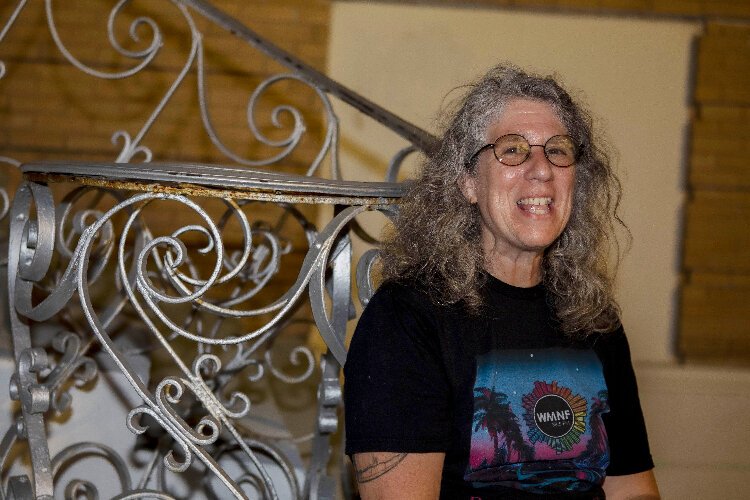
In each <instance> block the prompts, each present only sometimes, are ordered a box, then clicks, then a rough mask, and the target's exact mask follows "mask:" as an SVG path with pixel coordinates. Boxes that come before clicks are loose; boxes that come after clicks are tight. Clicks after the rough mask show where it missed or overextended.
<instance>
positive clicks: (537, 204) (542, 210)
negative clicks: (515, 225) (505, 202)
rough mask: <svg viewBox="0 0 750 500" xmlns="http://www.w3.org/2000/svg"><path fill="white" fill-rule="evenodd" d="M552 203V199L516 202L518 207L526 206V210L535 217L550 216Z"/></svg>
mask: <svg viewBox="0 0 750 500" xmlns="http://www.w3.org/2000/svg"><path fill="white" fill-rule="evenodd" d="M550 203H552V198H524V199H522V200H518V201H517V202H516V204H517V205H518V206H524V210H526V211H527V212H530V213H532V214H535V215H543V214H548V213H549V206H550Z"/></svg>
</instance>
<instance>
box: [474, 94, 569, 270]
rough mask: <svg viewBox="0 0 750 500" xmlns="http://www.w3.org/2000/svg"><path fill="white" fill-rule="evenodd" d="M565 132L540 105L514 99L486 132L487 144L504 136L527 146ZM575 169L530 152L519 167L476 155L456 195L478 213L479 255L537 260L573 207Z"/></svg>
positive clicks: (534, 149)
mask: <svg viewBox="0 0 750 500" xmlns="http://www.w3.org/2000/svg"><path fill="white" fill-rule="evenodd" d="M567 133H568V131H567V130H566V129H565V127H564V126H563V125H562V123H561V122H560V119H559V118H558V117H557V115H556V114H555V113H554V111H553V110H552V107H551V106H550V105H549V104H547V103H544V102H540V101H533V100H528V99H514V100H511V101H509V102H508V103H507V104H506V105H505V106H504V108H503V110H502V112H501V114H500V116H499V118H498V119H497V120H496V121H494V122H493V123H492V124H490V126H489V127H488V128H487V131H486V137H485V139H487V143H492V142H494V141H495V139H497V138H498V137H500V136H502V135H505V134H519V135H522V136H524V137H525V138H526V139H527V140H528V141H529V144H544V143H545V142H546V141H547V139H549V138H550V137H552V136H554V135H562V134H567ZM574 183H575V165H572V166H570V167H556V166H555V165H553V164H552V163H550V162H549V160H547V158H546V157H545V156H544V150H543V148H540V147H532V148H531V154H530V156H529V157H528V158H527V159H526V161H525V162H523V163H521V164H520V165H517V166H514V167H512V166H507V165H503V164H501V163H500V162H499V161H498V160H497V158H495V155H494V154H493V152H492V150H491V149H487V150H485V151H484V152H482V153H481V154H480V156H479V158H478V160H477V166H476V171H475V173H474V174H473V175H467V176H466V177H465V178H464V180H463V185H462V191H463V193H464V196H466V198H467V199H468V200H469V201H470V202H471V203H476V204H477V205H478V207H479V211H480V213H481V217H482V220H481V237H482V248H483V250H484V252H485V255H486V256H488V257H491V255H492V254H498V252H499V254H498V255H503V256H505V257H507V258H515V257H517V256H519V254H521V253H529V252H531V253H532V254H536V255H539V254H541V253H542V252H543V251H544V249H545V248H547V247H548V246H550V245H551V244H552V242H554V241H555V239H557V237H558V236H560V233H562V231H563V229H565V226H566V224H567V223H568V219H569V218H570V212H571V210H572V206H573V186H574Z"/></svg>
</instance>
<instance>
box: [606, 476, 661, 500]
mask: <svg viewBox="0 0 750 500" xmlns="http://www.w3.org/2000/svg"><path fill="white" fill-rule="evenodd" d="M604 493H605V494H606V495H607V499H608V500H658V499H659V498H661V496H659V488H658V487H657V486H656V478H655V477H654V472H653V471H650V470H647V471H645V472H639V473H637V474H627V475H625V476H607V477H606V479H605V480H604Z"/></svg>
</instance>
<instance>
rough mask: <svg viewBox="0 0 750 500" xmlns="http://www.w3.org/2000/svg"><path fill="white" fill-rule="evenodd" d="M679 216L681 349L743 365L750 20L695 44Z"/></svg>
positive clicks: (747, 347)
mask: <svg viewBox="0 0 750 500" xmlns="http://www.w3.org/2000/svg"><path fill="white" fill-rule="evenodd" d="M695 111H696V112H695V117H694V119H693V127H692V141H691V152H690V172H689V178H688V183H689V193H690V198H689V202H688V206H687V211H686V218H685V233H684V234H685V247H684V255H683V269H684V276H685V282H684V286H683V289H682V297H681V306H682V307H681V317H680V348H681V350H682V351H683V353H684V355H685V356H686V357H688V358H689V359H706V360H716V361H722V362H726V361H738V362H743V363H747V362H748V361H750V307H749V306H748V304H750V230H748V219H750V162H749V161H748V156H747V152H748V150H750V23H742V24H740V23H737V24H731V25H730V24H717V23H710V24H708V26H707V28H706V31H705V34H704V35H703V36H702V38H701V39H700V41H699V45H698V54H697V68H696V86H695Z"/></svg>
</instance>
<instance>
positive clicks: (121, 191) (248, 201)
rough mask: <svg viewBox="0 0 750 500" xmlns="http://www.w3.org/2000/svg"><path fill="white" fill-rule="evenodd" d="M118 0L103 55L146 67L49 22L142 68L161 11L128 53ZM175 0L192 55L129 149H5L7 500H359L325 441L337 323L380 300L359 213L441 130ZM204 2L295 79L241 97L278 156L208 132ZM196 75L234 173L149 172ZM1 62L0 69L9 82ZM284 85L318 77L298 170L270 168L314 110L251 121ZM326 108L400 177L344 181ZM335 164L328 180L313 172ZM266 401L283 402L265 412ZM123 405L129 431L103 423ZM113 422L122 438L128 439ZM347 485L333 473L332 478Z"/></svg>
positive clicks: (389, 202)
mask: <svg viewBox="0 0 750 500" xmlns="http://www.w3.org/2000/svg"><path fill="white" fill-rule="evenodd" d="M127 3H128V0H120V1H119V2H118V3H117V4H116V6H115V7H114V8H113V9H112V11H111V13H110V17H109V23H108V30H109V31H108V34H109V38H110V43H111V45H112V47H114V49H115V50H117V51H118V52H119V53H120V54H122V55H123V56H125V57H128V58H130V59H132V60H134V61H136V62H135V65H134V66H133V67H132V68H130V69H128V70H124V71H119V72H105V71H103V70H101V69H96V68H94V67H91V66H89V65H87V64H85V63H84V62H81V61H80V60H78V59H77V58H76V57H75V55H74V54H73V53H71V52H70V51H69V50H68V49H67V48H66V46H65V45H64V43H63V41H62V39H61V37H60V36H59V34H58V30H57V25H56V23H55V19H54V16H53V9H52V0H46V1H45V10H46V16H47V22H48V26H49V32H50V34H51V35H52V39H53V40H54V43H55V44H56V45H57V48H58V49H59V51H60V53H61V54H62V55H63V56H64V58H65V59H67V61H68V62H70V64H72V65H74V66H75V67H77V68H78V69H79V70H81V71H83V72H85V73H87V74H89V75H91V76H93V77H97V78H104V79H125V78H129V77H131V76H132V75H135V74H137V73H138V72H139V71H141V70H143V69H144V68H146V67H147V66H148V65H149V64H150V63H151V61H152V60H153V59H154V57H155V55H156V53H157V52H158V50H159V48H160V46H161V44H162V35H161V32H160V30H159V27H158V24H157V22H156V21H154V20H153V19H151V18H147V17H140V18H137V19H136V20H135V21H134V23H133V26H131V28H132V30H131V33H135V29H136V28H137V26H139V25H147V26H149V27H150V29H151V31H152V33H153V39H152V40H151V43H150V44H149V45H148V47H147V48H146V49H144V50H140V51H130V50H127V49H125V48H124V47H122V46H121V45H120V44H119V43H118V42H117V40H116V37H115V35H114V28H113V25H114V21H115V19H116V18H117V16H118V15H119V13H120V12H121V10H122V9H123V8H124V7H125V5H126V4H127ZM26 4H27V1H26V0H20V1H19V2H18V3H17V5H16V7H15V8H14V9H13V10H12V13H11V16H10V18H9V19H8V20H7V21H6V23H5V24H4V26H3V28H2V31H0V43H2V41H3V40H4V39H5V38H6V37H7V36H8V34H9V32H10V30H11V28H12V27H13V25H14V23H15V22H17V19H18V16H19V13H20V12H21V11H22V10H23V9H24V8H25V6H26ZM173 4H174V5H175V6H176V8H177V9H178V10H179V12H180V15H181V16H182V18H183V19H184V22H185V26H186V27H187V29H188V30H189V31H190V34H191V49H190V52H189V55H188V58H187V60H186V61H185V63H184V65H183V66H182V68H181V69H180V71H179V72H178V74H177V76H176V79H175V81H174V82H173V83H172V84H171V85H170V87H169V89H168V90H167V91H166V93H165V95H164V96H163V97H162V98H161V99H160V101H159V102H158V104H157V105H156V106H155V108H154V109H153V110H152V112H151V113H150V114H149V116H148V117H147V118H146V119H145V121H144V124H143V126H142V127H141V128H140V130H139V131H138V132H137V133H134V134H133V135H131V134H130V133H128V132H127V131H125V130H118V131H116V132H114V134H113V141H120V143H121V144H122V149H121V150H120V152H119V153H118V154H117V156H116V158H115V159H114V161H113V162H112V163H75V162H72V161H69V160H67V159H62V160H61V161H57V162H46V163H29V164H24V165H21V164H20V162H18V161H16V160H14V159H12V158H8V157H0V163H4V164H5V165H6V166H8V168H18V169H20V170H21V172H22V174H23V180H22V183H21V185H20V186H19V187H18V189H17V190H16V191H15V194H13V195H11V196H9V194H8V192H7V189H5V186H3V187H2V188H0V195H1V197H0V203H2V206H0V215H1V216H2V219H3V223H4V224H6V225H9V232H8V240H7V248H8V252H7V255H8V257H7V262H4V264H7V274H8V304H9V308H8V316H9V325H8V327H9V330H10V333H11V335H12V358H13V359H14V361H15V365H14V368H13V373H12V375H11V377H10V382H9V385H10V396H11V399H12V400H15V401H18V403H17V409H18V411H17V413H16V414H15V415H14V416H13V421H12V422H10V424H9V427H8V429H7V431H6V432H5V433H4V436H3V438H2V442H0V472H1V473H2V476H0V479H2V484H1V487H0V497H3V496H4V497H5V498H52V497H53V496H55V497H62V496H65V497H67V498H96V497H97V496H104V497H116V498H178V497H189V498H226V497H230V496H234V497H238V498H334V497H336V496H337V495H339V494H341V495H343V496H350V495H351V490H350V489H349V485H348V480H347V479H346V467H345V466H344V465H343V457H342V454H341V452H340V450H339V448H335V449H336V451H332V449H334V447H335V446H337V445H336V443H334V442H333V441H332V437H333V436H334V434H335V433H336V432H337V431H338V430H339V429H340V427H341V418H340V406H341V386H340V366H341V365H342V363H343V362H344V360H345V357H346V347H345V334H346V328H347V324H348V323H349V322H350V321H351V320H352V319H353V318H354V316H355V312H354V305H353V302H354V301H355V300H358V301H359V302H361V303H362V304H366V302H367V300H368V298H369V297H370V295H371V294H372V290H373V284H372V281H371V278H370V270H371V266H372V264H373V261H374V259H375V258H376V253H375V252H374V251H369V252H367V253H365V254H364V256H363V257H362V258H361V259H359V261H358V262H357V263H356V264H354V265H353V262H352V261H353V257H352V245H351V237H352V234H354V233H359V232H361V231H360V230H359V229H357V221H356V217H357V215H359V214H361V213H362V212H364V211H368V210H375V211H380V212H383V213H385V214H386V215H387V216H390V215H392V214H393V211H394V206H395V203H397V201H398V199H399V197H400V196H401V194H402V191H403V187H402V186H401V185H400V184H397V183H395V182H393V181H395V178H396V171H397V170H398V167H399V165H400V162H401V161H402V160H403V158H404V156H406V155H407V154H409V153H410V152H412V151H416V150H422V151H428V150H429V149H430V148H431V147H432V145H433V144H434V141H435V139H434V138H433V137H432V136H430V135H429V134H427V133H426V132H424V131H422V130H420V129H419V128H417V127H415V126H413V125H411V124H409V123H407V122H405V121H403V120H401V119H400V118H398V117H397V116H395V115H393V114H392V113H390V112H388V111H386V110H384V109H383V108H381V107H379V106H377V105H375V104H374V103H372V102H369V101H368V100H367V99H365V98H363V97H362V96H359V95H357V94H356V93H354V92H352V91H350V90H349V89H347V88H345V87H344V86H342V85H340V84H338V83H337V82H335V81H333V80H331V79H330V78H328V77H326V76H325V75H323V74H321V73H319V72H318V71H316V70H315V69H313V68H312V67H310V66H308V65H306V64H304V63H303V62H301V61H300V60H298V59H297V58H295V57H294V56H293V55H291V54H289V53H287V52H285V51H283V50H281V49H279V48H278V47H276V46H274V45H273V44H271V43H270V42H269V41H267V40H265V39H263V38H262V37H260V36H258V35H257V34H256V33H254V32H252V31H251V30H250V29H248V28H247V27H246V26H244V25H243V24H241V23H240V22H239V21H237V20H236V19H233V18H231V17H230V16H228V15H226V14H224V13H222V12H221V11H220V10H218V9H216V8H215V7H213V6H211V5H209V4H207V3H205V2H202V1H198V0H183V1H176V0H175V1H174V2H173ZM193 12H198V13H199V14H200V15H202V16H205V17H206V18H207V19H209V20H210V21H211V22H213V23H215V24H216V25H218V26H220V27H222V28H224V29H226V30H228V31H230V32H231V33H233V34H234V35H236V36H238V37H240V38H241V39H242V40H244V41H245V42H247V43H249V44H251V45H252V46H254V47H255V48H257V49H259V50H261V51H263V52H264V53H266V54H267V55H268V56H269V57H271V58H273V59H274V60H276V61H278V62H280V63H281V64H283V65H285V66H287V67H288V68H289V69H290V70H291V71H292V72H291V73H288V74H279V75H274V76H271V77H269V78H267V79H266V80H265V81H263V82H262V83H261V84H260V85H258V86H257V88H256V89H255V91H254V92H253V94H252V96H251V98H250V103H249V105H248V117H250V118H249V126H250V129H251V132H252V133H253V134H254V137H255V139H256V140H257V141H259V142H261V143H263V144H264V145H266V146H269V147H271V148H275V149H276V150H277V152H276V153H275V154H272V155H271V156H270V157H269V158H266V159H263V160H252V159H248V158H245V157H242V156H241V155H238V154H236V153H234V152H233V151H232V150H231V149H230V148H229V147H227V146H226V145H225V144H224V143H223V142H222V141H221V139H220V137H219V134H218V133H217V132H216V130H215V129H214V127H213V125H212V123H211V119H210V115H209V112H208V109H207V103H206V97H205V92H204V90H203V76H204V67H203V66H204V60H203V59H204V51H203V35H202V33H201V32H200V30H199V29H198V28H197V26H196V23H195V21H194V19H193ZM193 71H194V72H195V74H196V75H197V81H198V89H199V92H198V100H199V108H200V112H201V117H202V121H203V126H204V128H205V131H206V133H207V134H208V136H209V137H210V138H211V141H212V142H213V144H214V145H215V146H216V147H217V148H218V149H219V150H220V151H222V152H223V153H224V154H225V156H226V157H227V159H228V161H229V162H231V163H232V164H233V165H235V166H220V165H208V164H184V163H164V162H152V159H153V156H154V155H153V153H152V151H151V149H149V147H148V146H147V145H146V144H145V143H144V137H145V135H146V134H147V132H148V131H149V130H151V129H152V128H153V127H154V126H156V123H157V121H158V120H159V118H160V117H161V115H162V111H163V110H164V109H165V107H166V106H167V105H168V104H169V102H170V99H172V96H173V95H174V93H175V91H176V90H177V89H178V88H179V87H180V86H181V85H182V84H183V82H184V81H185V78H186V75H188V73H190V72H193ZM5 72H6V67H5V65H4V64H3V62H2V61H0V85H1V84H2V77H3V75H4V74H5ZM280 80H294V81H297V82H301V83H303V84H305V85H307V86H309V87H310V88H311V89H312V90H313V91H314V93H315V94H316V95H317V97H318V99H319V100H320V102H321V104H322V108H323V112H324V114H325V116H324V121H325V123H326V128H325V133H324V134H323V137H322V140H321V144H320V148H319V150H318V153H317V154H316V155H314V158H313V159H312V160H311V162H310V165H309V166H308V168H307V171H306V175H291V174H282V173H275V172H273V171H272V170H271V169H270V168H269V167H272V166H274V165H276V164H278V163H279V162H281V161H282V160H284V159H285V158H287V157H288V155H290V154H291V153H292V152H293V151H294V149H295V148H296V147H297V145H298V144H299V142H300V140H301V138H302V136H303V135H304V134H305V130H306V127H305V123H304V118H303V116H302V113H300V112H299V110H297V109H295V108H293V107H291V106H286V105H285V106H280V107H277V108H276V109H275V110H274V111H273V113H274V119H276V116H277V114H279V113H287V114H289V115H290V116H292V117H293V119H294V123H293V127H292V132H291V133H290V134H289V136H288V137H286V138H284V139H281V140H277V139H272V138H269V137H267V136H266V135H264V133H263V132H262V131H261V130H260V128H259V127H257V126H256V124H255V122H254V121H253V118H252V117H253V116H254V115H255V109H254V108H255V106H256V102H257V99H258V98H259V96H260V95H262V94H263V92H265V91H266V89H267V88H268V87H269V86H271V85H273V84H274V83H276V82H278V81H280ZM330 96H333V97H335V98H338V99H340V100H342V101H344V102H345V103H347V104H349V105H352V106H354V107H356V108H357V109H359V110H360V111H362V112H363V113H366V114H367V115H369V116H371V117H373V118H374V119H376V120H378V121H380V122H381V123H383V125H385V126H386V127H388V128H390V129H392V130H393V131H395V132H396V133H398V134H400V135H401V136H403V137H404V138H406V139H407V140H408V141H409V142H410V143H411V145H410V146H409V147H408V148H406V149H404V150H402V151H399V152H397V153H396V154H395V155H394V160H393V161H392V163H391V165H390V168H389V169H388V175H387V179H386V180H387V181H388V182H382V183H362V182H351V181H345V180H342V179H341V173H340V170H339V168H338V149H337V148H338V133H339V132H338V120H337V117H336V115H335V113H334V112H333V107H332V106H331V103H330V100H329V97H330ZM135 161H140V162H139V163H135ZM326 161H327V162H329V163H330V165H331V172H332V174H331V178H330V179H324V178H321V177H319V176H318V175H319V171H320V168H319V167H320V166H321V164H322V163H323V162H326ZM11 199H12V201H11ZM305 204H321V205H332V206H334V207H335V210H334V215H333V217H332V218H331V219H330V220H329V221H327V222H326V223H325V224H324V225H323V227H322V228H321V229H320V230H318V229H316V224H315V223H314V222H315V221H311V220H308V218H307V217H306V216H305V215H304V214H303V212H304V211H303V210H300V208H299V207H300V206H301V205H305ZM261 206H262V207H264V209H263V210H259V207H261ZM165 214H179V217H171V216H168V217H165ZM259 214H260V215H259ZM269 214H270V215H269ZM165 219H167V222H166V224H165ZM154 220H158V221H159V222H158V224H156V225H154V224H153V223H152V222H153V221H154ZM170 223H171V224H172V226H171V227H170V226H169V224H170ZM154 227H156V228H157V229H154ZM366 239H370V238H369V237H368V238H366ZM295 253H296V254H298V255H303V256H304V257H303V258H302V259H301V261H302V264H301V266H300V268H299V270H298V272H297V274H296V276H297V277H296V279H295V280H293V282H292V283H290V284H283V283H282V284H278V283H276V282H275V277H277V275H278V272H279V269H280V268H281V267H282V266H283V265H284V264H285V262H286V259H287V257H288V256H289V255H292V254H295ZM353 281H356V284H357V286H356V292H355V290H354V288H353V286H352V282H353ZM311 324H314V329H315V331H316V332H319V335H320V337H321V338H322V339H323V341H324V343H325V346H326V350H325V352H323V353H321V354H319V355H318V356H316V353H315V352H314V349H313V348H311V347H310V345H309V342H308V341H307V333H308V332H309V330H310V328H311ZM0 333H2V330H0ZM2 334H3V335H5V333H2ZM0 346H2V344H0ZM92 385H93V386H94V389H92V388H91V386H92ZM79 387H80V388H83V389H85V390H83V389H82V390H78V389H77V388H79ZM258 393H263V394H265V395H266V397H267V395H268V394H275V395H276V396H277V397H278V398H280V399H279V400H278V401H277V402H276V404H266V400H264V398H263V397H258ZM254 396H255V397H254ZM305 398H308V401H305ZM284 399H285V401H282V400H284ZM305 403H306V404H305ZM86 404H88V406H86ZM289 406H298V407H299V406H301V407H304V408H303V411H301V412H298V414H296V416H294V417H292V420H294V419H299V418H298V417H299V415H303V416H304V415H305V414H307V415H309V417H310V419H309V420H310V421H309V423H308V428H307V429H305V428H304V427H305V426H304V424H299V423H294V422H292V423H290V421H289V419H287V420H286V421H284V420H282V417H281V416H280V415H281V413H282V410H284V409H285V407H289ZM118 410H120V411H122V412H123V413H122V420H121V421H110V420H111V415H113V414H117V411H118ZM122 424H125V425H126V426H127V429H128V431H126V432H125V433H122V432H120V431H119V430H118V429H119V428H122V427H123V425H122ZM97 438H101V439H97ZM333 462H339V466H338V467H336V466H332V465H331V464H332V463H333ZM337 469H338V472H335V471H336V470H337ZM337 473H340V474H342V475H343V477H344V479H343V480H342V481H337V480H335V479H334V475H335V474H337ZM107 477H111V479H107Z"/></svg>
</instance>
